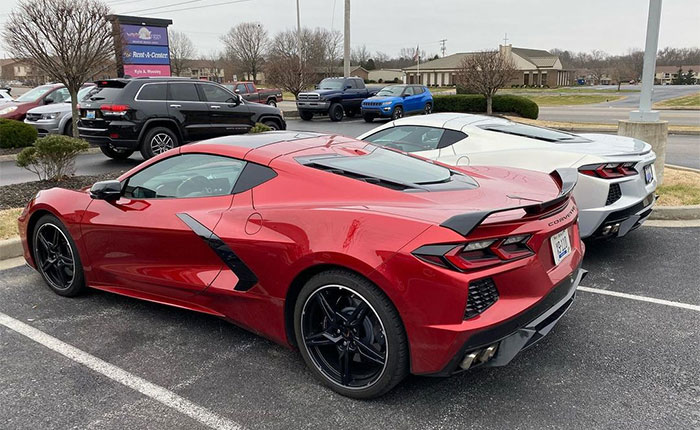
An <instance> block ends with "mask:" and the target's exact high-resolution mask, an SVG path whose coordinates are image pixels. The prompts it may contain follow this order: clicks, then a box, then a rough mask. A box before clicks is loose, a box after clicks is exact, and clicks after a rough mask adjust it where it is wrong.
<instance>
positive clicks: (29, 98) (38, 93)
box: [15, 85, 54, 102]
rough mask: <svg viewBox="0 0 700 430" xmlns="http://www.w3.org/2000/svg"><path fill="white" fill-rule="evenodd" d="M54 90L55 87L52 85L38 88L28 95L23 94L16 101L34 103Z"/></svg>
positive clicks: (28, 92)
mask: <svg viewBox="0 0 700 430" xmlns="http://www.w3.org/2000/svg"><path fill="white" fill-rule="evenodd" d="M52 89H54V87H53V86H51V85H44V86H41V87H36V88H33V89H31V90H29V91H27V92H26V93H24V94H22V95H21V96H19V97H17V98H16V99H15V101H18V102H33V101H35V100H37V99H39V98H41V97H43V96H44V95H45V94H46V93H48V92H49V91H51V90H52Z"/></svg>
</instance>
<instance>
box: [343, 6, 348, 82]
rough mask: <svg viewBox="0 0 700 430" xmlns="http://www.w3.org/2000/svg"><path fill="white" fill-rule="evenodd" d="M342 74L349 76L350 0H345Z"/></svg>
mask: <svg viewBox="0 0 700 430" xmlns="http://www.w3.org/2000/svg"><path fill="white" fill-rule="evenodd" d="M343 76H344V77H346V78H347V77H350V0H345V34H344V35H343Z"/></svg>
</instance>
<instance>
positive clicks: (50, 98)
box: [44, 88, 70, 103]
mask: <svg viewBox="0 0 700 430" xmlns="http://www.w3.org/2000/svg"><path fill="white" fill-rule="evenodd" d="M69 99H70V93H69V92H68V88H59V89H57V90H56V91H54V92H52V93H51V94H49V95H47V96H46V97H44V102H45V103H46V102H49V103H63V102H64V101H66V100H69Z"/></svg>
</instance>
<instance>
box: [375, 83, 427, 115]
mask: <svg viewBox="0 0 700 430" xmlns="http://www.w3.org/2000/svg"><path fill="white" fill-rule="evenodd" d="M432 111H433V95H432V94H430V91H429V90H428V88H427V87H424V86H422V85H389V86H388V87H384V88H382V89H381V91H379V92H378V93H377V95H376V96H374V97H370V98H368V99H365V100H364V101H363V102H362V117H363V118H364V119H365V121H367V122H372V121H373V120H374V118H391V119H399V118H401V117H403V116H404V115H407V114H412V113H419V112H420V113H424V114H429V113H431V112H432Z"/></svg>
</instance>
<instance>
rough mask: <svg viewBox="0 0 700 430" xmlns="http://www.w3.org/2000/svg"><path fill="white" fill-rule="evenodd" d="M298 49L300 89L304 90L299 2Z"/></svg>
mask: <svg viewBox="0 0 700 430" xmlns="http://www.w3.org/2000/svg"><path fill="white" fill-rule="evenodd" d="M297 49H298V50H299V89H301V90H303V88H302V84H303V82H304V77H303V75H302V73H303V71H302V70H303V69H304V63H303V62H304V60H303V59H302V54H301V18H300V17H299V0H297Z"/></svg>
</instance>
